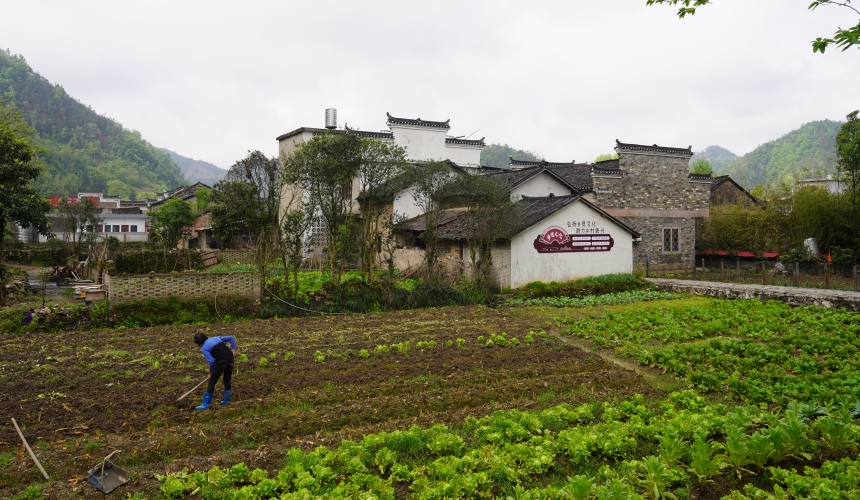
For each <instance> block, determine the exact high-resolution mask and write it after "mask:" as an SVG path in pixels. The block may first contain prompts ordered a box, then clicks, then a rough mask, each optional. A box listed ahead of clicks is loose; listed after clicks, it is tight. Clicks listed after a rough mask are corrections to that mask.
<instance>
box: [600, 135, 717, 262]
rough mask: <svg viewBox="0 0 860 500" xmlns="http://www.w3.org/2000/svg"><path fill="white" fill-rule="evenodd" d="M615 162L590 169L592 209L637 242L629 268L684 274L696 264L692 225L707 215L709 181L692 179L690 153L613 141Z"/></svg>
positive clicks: (695, 177) (683, 150)
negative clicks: (681, 270) (622, 226)
mask: <svg viewBox="0 0 860 500" xmlns="http://www.w3.org/2000/svg"><path fill="white" fill-rule="evenodd" d="M615 151H616V152H617V153H618V159H617V160H609V161H604V162H599V163H597V164H595V165H594V168H593V169H592V173H591V177H592V182H593V191H594V203H595V204H596V205H598V206H599V207H601V208H602V209H603V210H605V211H606V212H607V213H608V214H610V215H612V216H614V217H616V218H618V219H619V220H620V221H622V222H624V223H625V224H626V225H628V226H629V227H631V228H633V229H634V230H635V231H636V232H638V233H640V234H641V238H640V240H639V241H638V242H636V243H635V244H634V246H633V265H634V267H637V268H643V267H646V266H647V267H648V268H650V269H652V270H668V269H678V268H687V267H690V266H692V265H693V263H694V261H695V243H696V219H700V218H703V217H707V216H708V213H709V205H708V203H709V198H710V186H711V181H712V179H711V176H710V175H697V174H691V173H690V157H691V156H693V150H692V147H689V148H686V149H682V148H671V147H663V146H657V145H656V144H655V145H653V146H644V145H639V144H625V143H622V142H618V141H616V145H615Z"/></svg>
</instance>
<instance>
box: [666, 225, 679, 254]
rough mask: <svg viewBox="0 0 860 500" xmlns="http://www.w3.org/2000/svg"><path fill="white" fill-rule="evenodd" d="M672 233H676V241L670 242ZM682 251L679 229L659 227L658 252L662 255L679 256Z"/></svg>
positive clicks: (675, 227) (676, 227)
mask: <svg viewBox="0 0 860 500" xmlns="http://www.w3.org/2000/svg"><path fill="white" fill-rule="evenodd" d="M666 231H669V247H670V249H669V250H666ZM672 231H677V233H676V234H677V239H676V240H675V241H673V240H672V236H673V235H672ZM673 243H675V245H673ZM672 247H674V248H672ZM682 249H683V245H681V228H680V227H678V226H665V227H660V252H661V253H664V254H679V253H681V252H682V251H683V250H682Z"/></svg>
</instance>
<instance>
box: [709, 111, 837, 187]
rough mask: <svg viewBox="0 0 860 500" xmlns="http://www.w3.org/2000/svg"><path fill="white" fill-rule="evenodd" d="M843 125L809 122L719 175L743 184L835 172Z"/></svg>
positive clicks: (735, 163)
mask: <svg viewBox="0 0 860 500" xmlns="http://www.w3.org/2000/svg"><path fill="white" fill-rule="evenodd" d="M841 126H842V124H841V123H839V122H836V121H832V120H821V121H816V122H809V123H807V124H805V125H803V126H801V127H800V128H799V129H797V130H793V131H791V132H789V133H787V134H785V135H784V136H782V137H780V138H779V139H775V140H773V141H770V142H766V143H764V144H762V145H761V146H759V147H757V148H755V149H754V150H753V151H751V152H749V153H747V154H745V155H743V156H741V157H740V158H738V159H737V161H735V162H734V163H732V164H731V165H729V166H728V167H726V168H725V169H715V173H716V174H720V175H721V174H730V175H731V176H732V178H733V179H735V180H736V181H738V182H739V183H741V184H742V185H744V186H746V187H748V188H752V187H755V186H756V185H758V184H764V185H768V184H773V183H774V182H777V181H780V180H790V179H792V178H793V179H803V178H808V177H818V176H822V175H826V174H832V173H835V172H836V133H837V132H839V128H840V127H841Z"/></svg>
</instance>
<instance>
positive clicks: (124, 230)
mask: <svg viewBox="0 0 860 500" xmlns="http://www.w3.org/2000/svg"><path fill="white" fill-rule="evenodd" d="M121 232H123V233H127V232H128V224H123V225H122V231H121Z"/></svg>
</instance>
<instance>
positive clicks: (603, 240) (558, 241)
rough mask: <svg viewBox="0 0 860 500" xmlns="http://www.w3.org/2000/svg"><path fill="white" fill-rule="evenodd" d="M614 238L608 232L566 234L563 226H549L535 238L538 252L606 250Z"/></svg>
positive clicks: (613, 242) (612, 243)
mask: <svg viewBox="0 0 860 500" xmlns="http://www.w3.org/2000/svg"><path fill="white" fill-rule="evenodd" d="M614 245H615V240H613V239H612V236H610V235H608V234H575V235H574V234H567V231H565V230H564V228H561V227H559V226H550V227H548V228H546V229H545V230H544V232H543V233H541V235H540V236H538V237H537V238H535V242H534V247H535V250H537V251H538V253H554V252H608V251H609V250H612V247H613V246H614Z"/></svg>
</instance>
